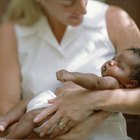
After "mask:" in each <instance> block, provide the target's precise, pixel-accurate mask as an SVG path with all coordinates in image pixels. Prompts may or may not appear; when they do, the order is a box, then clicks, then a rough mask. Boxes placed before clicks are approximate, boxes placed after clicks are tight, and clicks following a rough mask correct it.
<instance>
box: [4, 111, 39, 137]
mask: <svg viewBox="0 0 140 140" xmlns="http://www.w3.org/2000/svg"><path fill="white" fill-rule="evenodd" d="M41 110H42V109H41ZM41 110H40V109H36V110H32V111H30V112H28V113H27V114H25V115H24V116H23V117H22V118H21V119H20V121H19V122H18V123H17V125H16V126H15V127H14V128H13V129H12V131H11V132H10V133H9V134H8V135H7V136H6V139H22V138H26V137H27V136H28V135H29V134H30V133H31V132H32V130H33V128H34V127H35V126H36V125H35V123H33V119H34V117H35V116H36V115H37V114H38V113H39V112H40V111H41Z"/></svg>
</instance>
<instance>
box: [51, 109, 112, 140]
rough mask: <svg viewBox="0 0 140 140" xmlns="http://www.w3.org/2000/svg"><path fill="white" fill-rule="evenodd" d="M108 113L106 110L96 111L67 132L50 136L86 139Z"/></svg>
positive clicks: (66, 138) (64, 139) (68, 139)
mask: <svg viewBox="0 0 140 140" xmlns="http://www.w3.org/2000/svg"><path fill="white" fill-rule="evenodd" d="M110 114H111V113H110V112H106V111H100V112H97V113H95V114H94V115H92V116H90V117H89V118H87V119H86V120H84V121H83V122H81V123H79V124H78V125H76V126H75V127H73V128H72V129H71V130H70V131H69V132H68V133H66V134H64V135H61V136H58V137H55V138H52V140H88V138H89V137H91V135H92V134H94V130H96V129H97V128H98V127H99V126H100V125H101V124H102V123H103V122H104V120H105V119H106V118H107V117H108V116H109V115H110Z"/></svg>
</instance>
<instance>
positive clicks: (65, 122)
mask: <svg viewBox="0 0 140 140" xmlns="http://www.w3.org/2000/svg"><path fill="white" fill-rule="evenodd" d="M68 123H69V119H68V118H62V119H61V120H60V121H59V123H58V124H57V125H56V127H55V128H54V129H53V131H52V133H51V136H50V137H51V138H52V137H56V136H58V135H59V134H60V133H62V132H64V131H66V130H69V129H70V128H69V126H68ZM66 128H67V129H66Z"/></svg>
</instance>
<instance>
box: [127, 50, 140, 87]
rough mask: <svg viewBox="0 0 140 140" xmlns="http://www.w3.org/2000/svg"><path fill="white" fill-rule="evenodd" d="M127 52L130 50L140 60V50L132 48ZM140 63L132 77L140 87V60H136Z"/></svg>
mask: <svg viewBox="0 0 140 140" xmlns="http://www.w3.org/2000/svg"><path fill="white" fill-rule="evenodd" d="M126 50H130V51H132V52H133V54H135V55H137V57H138V58H140V48H136V47H131V48H128V49H126ZM136 61H138V62H139V64H138V65H137V66H136V67H135V68H134V71H133V73H132V77H133V78H134V79H135V80H137V81H138V86H140V60H136Z"/></svg>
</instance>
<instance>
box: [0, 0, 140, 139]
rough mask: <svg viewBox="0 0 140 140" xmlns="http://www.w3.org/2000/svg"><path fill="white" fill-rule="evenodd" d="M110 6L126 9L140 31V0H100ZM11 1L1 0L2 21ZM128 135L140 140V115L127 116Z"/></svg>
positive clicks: (0, 12)
mask: <svg viewBox="0 0 140 140" xmlns="http://www.w3.org/2000/svg"><path fill="white" fill-rule="evenodd" d="M99 1H103V2H105V3H108V4H110V5H117V6H120V7H122V8H123V9H125V10H126V11H127V12H128V13H129V15H130V16H131V17H132V18H133V19H134V21H135V22H136V24H137V25H138V27H139V29H140V0H99ZM9 2H10V0H0V19H1V18H2V15H3V13H4V11H5V9H6V6H7V5H8V3H9ZM124 116H125V118H126V121H127V125H128V126H127V129H128V135H129V136H130V137H132V138H133V139H134V140H140V132H139V131H140V115H126V114H124Z"/></svg>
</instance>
